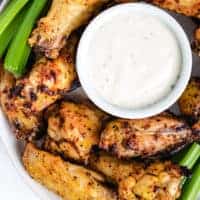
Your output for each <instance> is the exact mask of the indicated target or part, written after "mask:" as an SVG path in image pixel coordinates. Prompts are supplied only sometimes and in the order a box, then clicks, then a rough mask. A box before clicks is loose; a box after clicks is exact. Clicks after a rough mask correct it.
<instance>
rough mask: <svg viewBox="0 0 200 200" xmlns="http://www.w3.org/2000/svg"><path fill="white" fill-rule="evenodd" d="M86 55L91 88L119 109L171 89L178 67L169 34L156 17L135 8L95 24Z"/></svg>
mask: <svg viewBox="0 0 200 200" xmlns="http://www.w3.org/2000/svg"><path fill="white" fill-rule="evenodd" d="M86 55H87V56H88V58H86V60H87V63H86V64H87V67H89V74H88V75H89V78H90V81H91V83H92V84H93V87H95V89H96V91H97V93H98V94H99V95H100V96H101V97H102V98H103V99H104V100H105V101H107V102H109V103H111V104H113V105H117V106H119V107H123V108H132V109H137V108H142V107H146V106H148V105H151V104H154V103H156V102H158V101H159V100H161V99H162V98H164V97H165V96H166V95H167V94H168V93H169V92H170V90H171V89H172V88H173V85H174V84H175V83H176V81H177V79H178V75H179V73H180V70H181V51H180V48H179V44H178V41H177V40H176V37H175V35H174V33H173V32H172V31H171V30H170V28H169V27H168V26H167V25H166V24H164V23H163V22H162V21H160V20H159V19H157V18H156V17H153V16H151V15H148V14H143V13H142V14H140V13H137V12H136V13H125V14H120V15H117V16H113V18H111V19H109V20H107V21H106V23H104V24H102V25H101V26H99V27H98V28H97V29H96V30H95V34H93V36H92V39H91V41H90V44H89V48H88V49H87V53H86Z"/></svg>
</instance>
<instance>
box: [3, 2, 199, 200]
mask: <svg viewBox="0 0 200 200" xmlns="http://www.w3.org/2000/svg"><path fill="white" fill-rule="evenodd" d="M4 2H5V1H4ZM174 16H175V17H176V18H177V19H178V21H179V22H180V23H181V24H182V25H183V26H184V29H185V30H186V32H187V34H188V36H189V38H192V34H193V31H194V28H195V25H194V23H193V22H192V20H191V19H190V18H187V17H183V16H180V15H176V14H175V15H174ZM193 74H194V75H195V76H198V75H200V57H197V56H195V55H194V57H193ZM78 94H79V92H78ZM173 110H176V108H175V107H174V108H173ZM0 130H1V133H0V137H1V138H2V141H3V143H4V144H5V146H6V148H7V151H8V154H9V156H10V159H11V160H12V162H13V164H14V166H15V168H16V169H17V171H18V173H19V174H20V175H21V177H22V179H23V180H24V182H25V183H26V184H27V185H28V186H29V187H30V188H31V189H32V191H33V192H34V193H35V194H36V195H37V196H38V198H40V199H41V200H59V199H60V198H59V197H58V196H57V195H54V194H53V193H52V192H49V191H48V190H46V189H45V187H43V186H41V185H40V184H38V183H37V182H35V181H34V180H33V179H31V178H30V177H29V175H28V174H27V173H26V171H25V170H24V168H23V165H22V162H21V153H22V149H23V143H21V142H19V141H16V139H15V137H14V135H13V133H12V131H11V129H10V127H9V125H8V123H7V120H6V118H5V117H4V115H3V113H2V111H1V110H0ZM22 190H23V189H22Z"/></svg>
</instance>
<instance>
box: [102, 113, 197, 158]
mask: <svg viewBox="0 0 200 200" xmlns="http://www.w3.org/2000/svg"><path fill="white" fill-rule="evenodd" d="M198 139H200V135H199V134H198V135H196V134H192V132H191V130H190V128H189V127H188V126H187V125H186V124H185V123H184V122H183V121H181V120H179V119H177V118H176V117H174V116H172V115H171V114H167V113H163V114H161V115H157V116H154V117H150V118H145V119H138V120H126V119H116V120H113V121H111V122H109V123H108V124H106V127H105V129H104V130H103V132H102V134H101V139H100V144H99V146H100V148H102V149H104V150H106V151H108V152H111V153H113V154H114V155H117V156H118V157H121V158H131V157H149V156H159V155H162V156H165V154H166V156H168V155H169V153H173V152H174V151H178V150H180V149H181V148H182V147H183V146H184V145H186V144H189V143H191V142H192V141H194V140H198Z"/></svg>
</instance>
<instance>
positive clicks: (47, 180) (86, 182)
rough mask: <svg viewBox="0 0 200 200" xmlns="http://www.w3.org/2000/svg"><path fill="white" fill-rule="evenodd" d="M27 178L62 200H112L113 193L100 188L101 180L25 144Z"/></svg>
mask: <svg viewBox="0 0 200 200" xmlns="http://www.w3.org/2000/svg"><path fill="white" fill-rule="evenodd" d="M22 161H23V164H24V167H25V169H26V170H27V172H28V173H29V174H30V176H31V177H32V178H33V179H35V180H36V181H38V182H40V183H41V184H43V185H44V186H46V187H47V188H48V189H49V190H52V191H54V192H55V193H57V194H58V195H60V196H61V197H62V198H63V199H64V200H79V199H80V200H115V199H116V195H115V193H114V192H113V191H112V190H110V189H109V188H107V187H106V186H104V185H103V183H104V182H105V180H104V178H103V177H102V176H101V175H100V174H98V173H96V172H94V171H92V170H88V169H86V168H84V167H82V166H78V165H74V164H71V163H69V162H65V161H63V160H62V159H61V158H60V157H58V156H54V155H52V154H50V153H47V152H45V151H41V150H39V149H37V148H36V147H35V146H34V145H32V144H31V143H29V144H27V145H26V147H25V151H24V153H23V158H22Z"/></svg>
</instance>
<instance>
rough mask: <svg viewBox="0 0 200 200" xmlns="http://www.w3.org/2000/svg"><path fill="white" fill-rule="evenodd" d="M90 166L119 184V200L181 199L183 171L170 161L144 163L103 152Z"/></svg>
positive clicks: (92, 160) (94, 158)
mask: <svg viewBox="0 0 200 200" xmlns="http://www.w3.org/2000/svg"><path fill="white" fill-rule="evenodd" d="M90 165H91V167H92V168H94V169H95V170H97V171H99V172H101V173H102V174H104V175H105V176H106V177H107V178H108V180H111V181H112V182H114V183H116V184H117V185H118V195H119V200H139V199H145V200H164V199H166V200H175V199H178V197H179V196H180V191H181V189H180V186H181V180H182V175H183V170H182V169H181V168H180V167H179V166H177V165H175V164H173V163H172V162H171V161H164V162H159V161H157V162H154V163H151V164H144V163H141V162H134V161H121V160H119V159H117V158H115V157H113V156H109V155H107V154H105V153H100V154H99V155H95V156H94V155H93V157H91V159H90Z"/></svg>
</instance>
